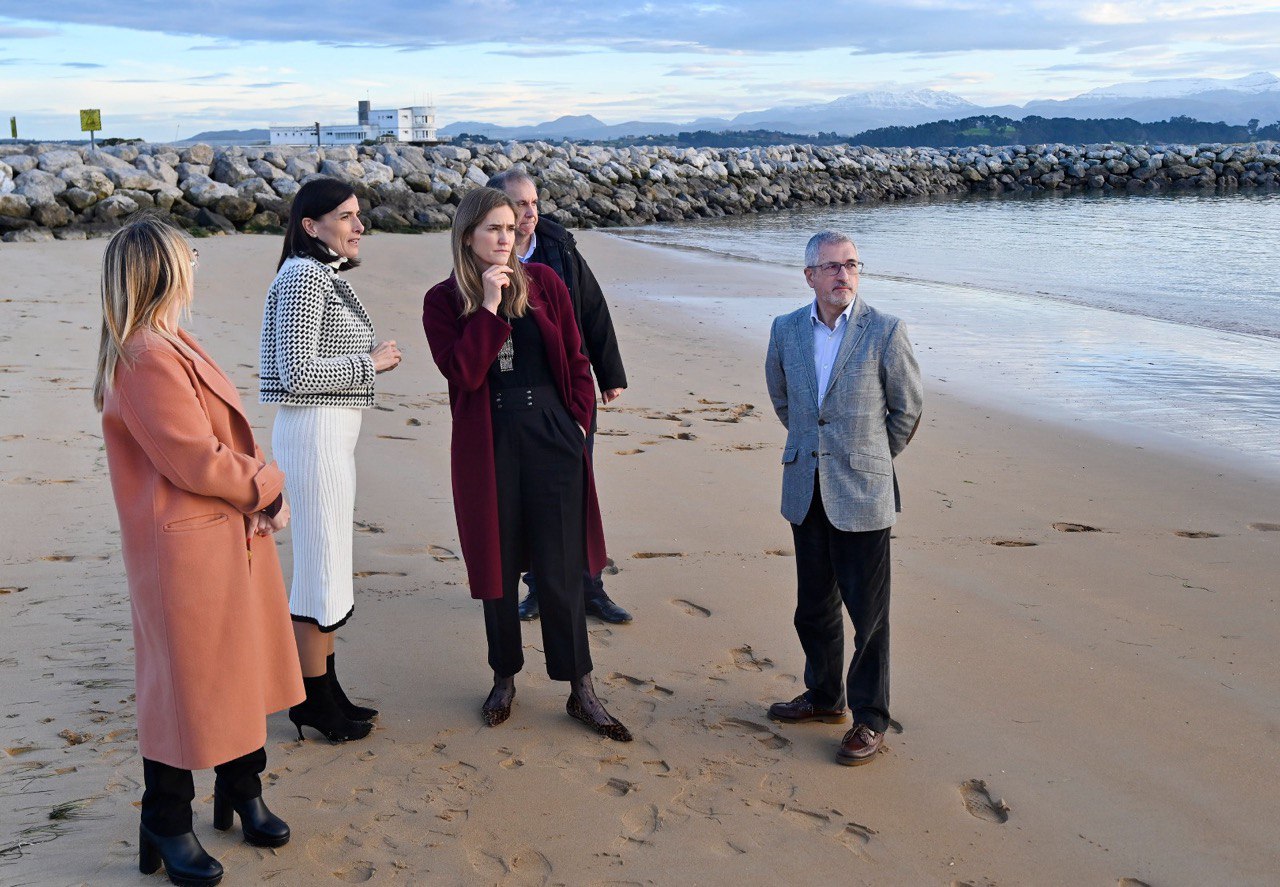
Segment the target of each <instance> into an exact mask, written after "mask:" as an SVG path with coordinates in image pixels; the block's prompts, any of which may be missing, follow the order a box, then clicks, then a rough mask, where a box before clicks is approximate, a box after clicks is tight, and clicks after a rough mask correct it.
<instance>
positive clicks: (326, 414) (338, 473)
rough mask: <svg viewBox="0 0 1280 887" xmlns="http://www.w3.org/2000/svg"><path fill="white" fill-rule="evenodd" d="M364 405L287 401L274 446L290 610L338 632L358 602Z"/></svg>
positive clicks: (274, 432)
mask: <svg viewBox="0 0 1280 887" xmlns="http://www.w3.org/2000/svg"><path fill="white" fill-rule="evenodd" d="M362 412H363V411H362V410H360V409H359V408H357V407H331V406H314V407H295V406H281V407H280V409H279V412H277V413H276V422H275V426H274V427H273V428H272V430H271V450H272V455H273V456H275V460H276V462H277V463H278V464H279V465H280V468H281V470H283V471H284V475H285V487H284V491H285V498H286V499H288V501H289V510H290V513H291V517H290V519H289V529H290V531H291V532H290V535H291V538H292V541H293V581H292V583H291V584H290V588H289V612H290V613H291V614H293V618H294V620H295V621H301V622H314V623H315V624H316V625H318V626H320V630H321V631H333V630H334V629H335V628H337V627H338V626H340V625H342V623H344V622H346V621H347V619H348V618H349V617H350V616H351V611H352V609H353V608H354V607H355V598H354V595H353V590H352V578H351V533H352V521H353V519H354V517H355V507H356V440H357V439H358V438H359V437H360V420H361V418H362V415H361V414H362Z"/></svg>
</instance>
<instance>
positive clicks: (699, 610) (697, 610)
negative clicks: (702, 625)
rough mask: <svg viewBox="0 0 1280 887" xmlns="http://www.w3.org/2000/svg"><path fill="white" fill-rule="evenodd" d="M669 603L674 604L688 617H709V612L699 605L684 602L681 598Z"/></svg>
mask: <svg viewBox="0 0 1280 887" xmlns="http://www.w3.org/2000/svg"><path fill="white" fill-rule="evenodd" d="M671 603H673V604H675V605H676V606H677V607H679V608H680V609H681V610H684V612H685V613H687V614H688V615H690V616H702V617H707V616H710V615H711V611H710V610H708V609H707V608H706V607H704V606H702V605H701V604H695V603H694V602H693V601H686V600H685V599H683V598H676V599H675V600H673V601H672V602H671Z"/></svg>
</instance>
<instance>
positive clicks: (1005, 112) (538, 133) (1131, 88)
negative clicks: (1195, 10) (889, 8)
mask: <svg viewBox="0 0 1280 887" xmlns="http://www.w3.org/2000/svg"><path fill="white" fill-rule="evenodd" d="M978 114H994V115H999V116H1004V117H1025V116H1027V115H1032V114H1034V115H1037V116H1040V117H1076V118H1080V119H1085V118H1090V117H1132V118H1133V119H1135V120H1138V121H1139V122H1142V123H1150V122H1154V121H1157V120H1167V119H1168V118H1170V117H1178V116H1187V117H1194V118H1196V119H1197V120H1205V121H1219V120H1221V121H1224V122H1226V123H1234V124H1244V123H1247V122H1248V121H1249V120H1251V119H1254V118H1257V119H1258V120H1261V121H1262V123H1264V124H1267V123H1272V122H1274V121H1276V120H1280V78H1278V77H1276V76H1275V75H1274V74H1270V73H1266V72H1260V73H1256V74H1250V75H1249V76H1247V77H1240V78H1237V79H1234V80H1213V79H1209V78H1194V79H1191V78H1188V79H1179V80H1151V81H1145V82H1139V83H1121V84H1116V85H1114V86H1107V87H1102V88H1100V89H1093V90H1090V91H1089V92H1086V93H1083V94H1082V95H1078V96H1076V97H1075V98H1072V99H1065V100H1054V99H1040V100H1035V101H1030V102H1027V103H1026V104H1025V105H998V106H982V105H977V104H974V103H973V102H970V101H968V100H967V99H964V98H961V97H960V96H958V95H956V94H955V93H951V92H946V91H943V90H936V89H918V90H913V91H909V92H890V91H875V92H855V93H851V94H849V95H846V96H841V97H840V98H838V99H836V100H835V101H831V102H824V103H820V104H809V105H790V106H779V107H776V108H768V109H766V110H763V111H748V112H746V113H743V114H738V115H737V116H735V117H732V118H721V117H703V118H699V119H697V120H691V121H689V122H686V123H675V122H670V121H640V120H631V121H627V122H625V123H614V124H606V123H604V122H603V121H601V120H599V119H598V118H596V117H593V116H591V115H582V116H569V117H559V118H557V119H555V120H551V121H548V122H546V123H539V124H537V125H535V126H499V125H497V124H493V123H484V122H482V121H477V120H461V121H458V122H456V123H450V124H449V125H448V126H444V127H441V129H440V133H441V135H448V136H456V135H458V134H460V133H470V134H472V135H482V136H485V137H486V138H490V139H560V138H574V139H600V140H607V139H617V138H624V137H627V136H637V137H639V136H649V135H671V134H674V133H677V132H690V131H696V130H709V131H711V132H723V131H725V130H743V129H770V130H778V131H781V132H795V133H818V132H837V133H841V134H844V135H854V134H855V133H859V132H862V131H863V130H867V129H874V128H877V127H883V126H914V125H916V124H920V123H932V122H934V121H936V120H948V119H955V118H959V117H972V116H975V115H978Z"/></svg>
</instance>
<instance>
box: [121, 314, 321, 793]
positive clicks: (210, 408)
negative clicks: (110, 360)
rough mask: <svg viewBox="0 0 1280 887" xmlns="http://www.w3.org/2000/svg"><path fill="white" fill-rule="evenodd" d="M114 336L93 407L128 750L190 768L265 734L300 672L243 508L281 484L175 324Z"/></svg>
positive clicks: (261, 503) (262, 551)
mask: <svg viewBox="0 0 1280 887" xmlns="http://www.w3.org/2000/svg"><path fill="white" fill-rule="evenodd" d="M179 337H180V338H181V339H182V342H183V343H184V344H185V346H186V347H185V348H178V347H177V346H176V345H174V344H173V343H172V342H170V341H169V340H167V339H165V338H164V337H163V336H160V335H158V334H157V333H155V332H152V331H150V330H143V331H139V332H137V333H134V334H133V335H132V336H130V337H129V339H128V341H127V342H125V352H126V359H122V360H121V361H120V363H119V364H118V365H117V366H116V371H115V378H114V382H113V385H112V386H111V387H110V388H109V389H108V390H107V392H106V397H105V398H104V404H103V410H102V436H103V440H104V442H105V443H106V448H107V463H108V465H109V466H110V470H111V489H112V492H113V493H114V494H115V501H116V509H117V510H118V512H119V514H120V538H121V545H122V548H123V550H124V569H125V574H126V576H127V577H128V580H129V602H130V606H131V609H132V611H133V641H134V657H135V670H136V673H137V704H138V745H139V748H140V750H141V752H142V756H143V757H145V758H150V759H152V760H154V761H160V762H161V763H164V764H169V765H170V766H173V767H181V768H183V769H186V770H203V769H205V768H207V767H212V766H215V765H217V764H222V763H225V762H227V761H230V760H233V759H235V758H238V757H240V756H241V755H246V754H248V753H249V752H251V751H255V750H256V749H259V748H261V747H262V746H263V745H264V744H265V743H266V738H267V721H266V717H267V715H268V714H269V713H270V712H273V711H279V710H280V709H283V708H288V707H289V706H291V705H295V704H297V703H299V702H301V701H302V700H303V698H304V696H305V694H304V693H303V689H302V673H301V671H300V669H299V667H298V648H297V646H296V645H295V643H294V640H293V624H292V622H291V621H290V619H289V604H288V599H287V596H286V594H285V590H284V579H283V577H282V576H281V574H280V561H279V559H278V558H277V556H276V545H275V540H274V538H273V537H271V536H262V537H258V536H254V537H253V538H252V539H251V540H249V539H247V538H246V537H247V535H248V534H247V530H248V517H247V516H248V515H250V514H253V513H254V512H256V511H261V510H262V509H263V508H266V507H267V506H268V505H270V504H271V503H272V502H274V501H275V499H276V497H277V496H279V495H280V493H281V491H282V490H283V489H284V473H283V472H282V471H281V470H280V469H279V468H277V467H276V465H275V463H274V462H270V463H269V462H267V461H266V459H265V458H264V457H263V455H262V450H260V449H258V446H257V444H256V443H255V442H254V439H253V431H252V429H250V427H249V422H248V420H247V419H246V418H245V416H244V411H243V409H242V408H241V404H240V395H239V394H238V392H237V391H236V388H235V386H234V385H232V384H231V380H230V379H228V378H227V377H226V376H225V375H223V373H222V371H221V370H220V369H218V367H217V366H216V365H215V364H214V363H213V361H211V360H210V359H209V357H208V355H207V354H205V352H204V351H203V350H202V349H201V348H200V346H199V345H198V344H197V343H196V341H195V339H193V338H191V337H190V336H189V335H187V334H186V333H180V334H179Z"/></svg>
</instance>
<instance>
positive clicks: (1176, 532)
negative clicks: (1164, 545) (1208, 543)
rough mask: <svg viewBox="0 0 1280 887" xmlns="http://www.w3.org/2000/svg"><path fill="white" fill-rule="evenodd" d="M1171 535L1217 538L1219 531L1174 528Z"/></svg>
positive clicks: (1191, 537)
mask: <svg viewBox="0 0 1280 887" xmlns="http://www.w3.org/2000/svg"><path fill="white" fill-rule="evenodd" d="M1173 535H1175V536H1181V537H1182V538H1183V539H1217V538H1218V537H1219V536H1221V535H1222V534H1221V533H1211V532H1209V531H1208V530H1174V531H1173Z"/></svg>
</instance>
